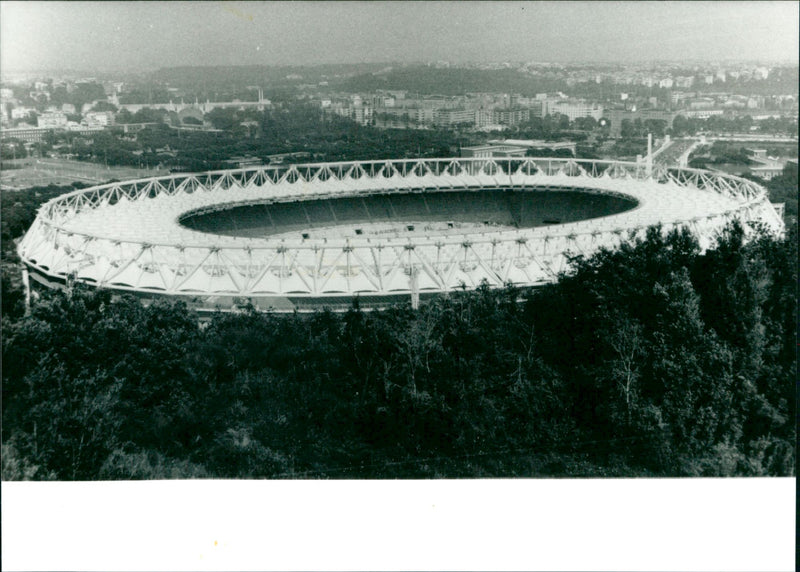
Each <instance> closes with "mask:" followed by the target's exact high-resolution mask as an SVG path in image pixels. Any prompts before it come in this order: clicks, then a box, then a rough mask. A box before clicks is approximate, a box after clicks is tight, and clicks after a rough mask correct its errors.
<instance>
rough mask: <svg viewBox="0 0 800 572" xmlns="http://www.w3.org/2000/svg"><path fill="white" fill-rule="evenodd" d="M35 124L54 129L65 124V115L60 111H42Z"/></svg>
mask: <svg viewBox="0 0 800 572" xmlns="http://www.w3.org/2000/svg"><path fill="white" fill-rule="evenodd" d="M37 125H38V126H39V127H43V128H45V129H55V128H59V127H66V126H67V116H66V114H65V113H63V112H61V111H53V112H50V113H42V114H41V115H40V116H39V118H38V119H37Z"/></svg>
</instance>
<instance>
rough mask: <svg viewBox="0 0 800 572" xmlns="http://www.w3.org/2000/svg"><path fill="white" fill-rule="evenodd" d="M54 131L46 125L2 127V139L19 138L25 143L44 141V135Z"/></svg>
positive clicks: (0, 137)
mask: <svg viewBox="0 0 800 572" xmlns="http://www.w3.org/2000/svg"><path fill="white" fill-rule="evenodd" d="M50 131H52V129H47V128H46V127H30V126H28V127H12V128H10V129H0V139H19V140H20V141H23V142H25V143H39V142H40V141H44V136H45V135H46V134H47V133H49V132H50Z"/></svg>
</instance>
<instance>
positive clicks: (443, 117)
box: [433, 109, 476, 127]
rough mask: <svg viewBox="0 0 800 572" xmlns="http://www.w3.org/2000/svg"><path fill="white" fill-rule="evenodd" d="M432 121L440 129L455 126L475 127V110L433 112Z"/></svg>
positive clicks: (440, 110) (441, 110) (438, 110)
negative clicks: (466, 125)
mask: <svg viewBox="0 0 800 572" xmlns="http://www.w3.org/2000/svg"><path fill="white" fill-rule="evenodd" d="M433 116H434V117H433V120H434V123H436V125H439V126H440V127H452V126H455V125H465V124H469V125H475V118H476V110H474V109H437V110H435V111H434V114H433Z"/></svg>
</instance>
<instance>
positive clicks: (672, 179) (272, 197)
mask: <svg viewBox="0 0 800 572" xmlns="http://www.w3.org/2000/svg"><path fill="white" fill-rule="evenodd" d="M734 219H736V220H739V221H741V222H742V223H744V224H745V225H746V226H747V225H751V224H753V223H761V224H763V225H766V227H767V228H769V229H770V230H771V231H772V232H774V233H782V232H783V222H782V218H781V216H780V213H779V211H778V210H776V208H775V206H774V205H772V204H771V203H770V202H769V199H768V195H767V191H766V190H765V189H764V188H763V187H761V186H760V185H758V184H756V183H754V182H752V181H750V180H747V179H742V178H739V177H734V176H729V175H725V174H722V173H716V172H709V171H704V170H697V169H678V168H664V167H652V166H651V165H647V164H642V163H630V162H620V161H602V160H574V159H542V158H447V159H408V160H389V161H355V162H342V163H315V164H302V165H281V166H274V167H272V166H262V167H253V168H246V169H238V170H225V171H214V172H208V173H195V174H173V175H170V176H165V177H154V178H147V179H140V180H133V181H125V182H115V183H110V184H104V185H100V186H95V187H91V188H87V189H83V190H79V191H75V192H72V193H69V194H66V195H63V196H60V197H57V198H55V199H53V200H51V201H49V202H48V203H46V204H44V205H43V206H42V207H41V208H40V210H39V212H38V215H37V217H36V220H35V221H34V223H33V225H32V226H31V228H30V229H29V231H28V232H27V234H26V235H25V236H24V238H23V239H22V241H21V242H20V244H19V247H18V251H19V254H20V257H21V258H22V260H23V262H24V264H25V267H26V283H31V284H34V285H44V286H46V287H64V286H65V285H66V286H68V285H70V284H73V283H84V284H89V285H93V286H96V287H103V288H108V289H111V290H113V291H119V292H131V293H134V294H137V295H140V296H143V297H145V298H155V297H159V296H171V297H181V298H183V299H185V300H187V301H188V302H189V303H190V304H191V305H192V306H194V307H196V308H198V309H200V310H213V309H214V308H219V309H222V310H229V309H235V308H237V307H238V306H240V305H243V304H246V303H250V304H253V305H254V306H255V307H256V308H258V309H260V310H274V311H294V310H301V311H302V310H305V309H312V308H316V307H319V306H320V305H324V306H329V307H333V308H337V307H339V308H345V307H349V306H350V305H351V304H352V301H353V298H354V297H358V299H359V301H360V303H361V304H362V306H365V307H369V306H381V305H385V304H387V303H389V302H392V301H397V300H398V299H407V298H408V297H409V296H410V297H411V298H412V300H414V301H416V300H418V299H419V297H420V296H422V297H423V298H424V297H425V296H431V295H441V294H443V293H447V292H450V291H453V290H459V289H463V288H474V287H476V286H478V285H479V284H481V283H483V282H485V283H488V284H489V285H490V286H494V287H500V286H503V285H506V284H515V285H518V286H521V287H530V286H537V285H542V284H546V283H548V282H552V281H554V280H555V279H556V278H557V276H558V275H559V273H560V272H562V271H564V270H566V268H567V257H568V255H569V254H570V253H572V254H586V255H589V254H591V253H592V252H595V251H596V250H598V249H599V248H601V247H614V246H616V245H618V244H619V243H620V242H621V241H624V240H627V239H629V238H632V237H634V236H637V235H641V234H642V233H644V232H645V230H646V229H647V228H648V227H649V226H652V225H655V224H660V225H662V228H663V230H664V231H665V232H667V231H669V230H671V229H673V228H676V227H688V228H690V229H691V230H692V231H693V232H694V233H695V234H696V235H697V237H698V239H699V241H700V244H701V247H703V248H707V247H708V246H710V245H711V244H712V243H713V241H714V239H715V237H716V235H717V233H718V232H719V231H720V230H721V229H722V228H723V227H725V226H726V225H727V224H728V223H729V222H731V221H732V220H734ZM28 275H29V277H30V279H29V280H28Z"/></svg>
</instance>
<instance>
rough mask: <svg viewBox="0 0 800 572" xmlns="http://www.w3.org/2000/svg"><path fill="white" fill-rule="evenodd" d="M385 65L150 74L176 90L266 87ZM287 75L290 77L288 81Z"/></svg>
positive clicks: (194, 68) (209, 68)
mask: <svg viewBox="0 0 800 572" xmlns="http://www.w3.org/2000/svg"><path fill="white" fill-rule="evenodd" d="M387 65H388V64H336V65H333V64H330V65H318V66H260V65H255V66H180V67H169V68H161V69H158V70H156V71H154V72H152V74H150V79H152V80H154V81H164V82H168V83H169V84H170V85H173V86H175V87H185V88H194V87H196V86H198V85H208V86H212V85H220V86H229V85H262V86H264V85H268V84H282V83H286V82H301V83H312V82H318V81H321V80H323V79H326V80H330V79H334V78H336V77H342V76H350V75H356V74H368V73H372V72H377V71H380V70H381V69H384V68H386V67H387ZM287 76H291V77H289V78H287Z"/></svg>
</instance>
